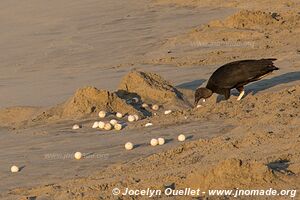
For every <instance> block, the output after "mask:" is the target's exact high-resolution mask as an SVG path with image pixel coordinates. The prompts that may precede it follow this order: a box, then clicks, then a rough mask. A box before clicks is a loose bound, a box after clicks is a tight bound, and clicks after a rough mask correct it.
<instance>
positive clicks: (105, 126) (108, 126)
mask: <svg viewBox="0 0 300 200" xmlns="http://www.w3.org/2000/svg"><path fill="white" fill-rule="evenodd" d="M111 128H112V125H111V124H110V123H106V124H105V125H104V129H105V130H107V131H110V130H111Z"/></svg>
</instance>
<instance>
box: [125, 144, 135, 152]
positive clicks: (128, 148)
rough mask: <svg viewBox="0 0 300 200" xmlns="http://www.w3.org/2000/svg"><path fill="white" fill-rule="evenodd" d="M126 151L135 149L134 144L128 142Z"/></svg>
mask: <svg viewBox="0 0 300 200" xmlns="http://www.w3.org/2000/svg"><path fill="white" fill-rule="evenodd" d="M125 149H126V150H131V149H133V144H132V143H131V142H127V143H126V144H125Z"/></svg>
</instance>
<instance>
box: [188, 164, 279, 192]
mask: <svg viewBox="0 0 300 200" xmlns="http://www.w3.org/2000/svg"><path fill="white" fill-rule="evenodd" d="M273 181H275V176H274V175H273V174H272V171H271V170H270V169H269V168H268V167H267V166H266V165H264V164H262V163H258V162H255V161H253V162H243V161H242V160H239V159H227V160H224V161H221V162H219V163H218V164H217V165H216V166H214V167H212V169H209V170H207V171H206V170H203V171H200V172H196V173H192V174H190V175H189V177H188V178H187V182H189V184H190V185H191V186H192V187H195V188H203V189H205V190H206V189H209V188H228V189H229V188H242V187H249V186H250V185H251V186H256V187H257V186H261V185H265V184H267V183H271V182H273Z"/></svg>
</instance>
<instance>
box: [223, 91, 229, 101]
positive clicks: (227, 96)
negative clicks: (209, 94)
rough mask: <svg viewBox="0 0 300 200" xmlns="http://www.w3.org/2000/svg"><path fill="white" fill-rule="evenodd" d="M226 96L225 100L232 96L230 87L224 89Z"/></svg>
mask: <svg viewBox="0 0 300 200" xmlns="http://www.w3.org/2000/svg"><path fill="white" fill-rule="evenodd" d="M224 96H225V100H228V99H229V97H230V89H225V90H224Z"/></svg>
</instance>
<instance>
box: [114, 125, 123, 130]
mask: <svg viewBox="0 0 300 200" xmlns="http://www.w3.org/2000/svg"><path fill="white" fill-rule="evenodd" d="M114 128H115V129H116V130H117V131H119V130H122V128H123V126H122V124H115V125H114Z"/></svg>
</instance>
